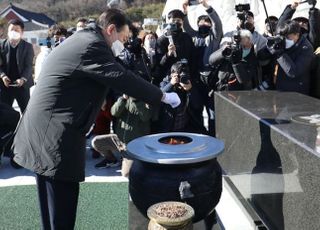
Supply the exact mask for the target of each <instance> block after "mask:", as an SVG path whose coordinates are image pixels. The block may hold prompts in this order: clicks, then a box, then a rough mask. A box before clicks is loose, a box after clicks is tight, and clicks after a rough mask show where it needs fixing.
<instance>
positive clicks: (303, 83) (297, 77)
mask: <svg viewBox="0 0 320 230" xmlns="http://www.w3.org/2000/svg"><path fill="white" fill-rule="evenodd" d="M277 33H278V36H276V37H273V38H269V41H268V44H267V47H266V48H265V49H263V50H261V51H260V52H259V53H258V57H259V59H260V60H268V59H269V60H273V61H276V65H275V69H274V79H273V82H274V83H275V87H276V89H277V90H280V91H293V92H298V93H302V94H309V91H310V72H311V63H312V60H313V58H314V54H313V47H312V45H311V43H310V42H309V41H308V39H307V38H306V37H305V36H303V35H302V34H301V27H300V25H299V24H298V23H297V22H295V21H287V22H285V23H284V24H282V25H280V26H279V27H278V31H277Z"/></svg>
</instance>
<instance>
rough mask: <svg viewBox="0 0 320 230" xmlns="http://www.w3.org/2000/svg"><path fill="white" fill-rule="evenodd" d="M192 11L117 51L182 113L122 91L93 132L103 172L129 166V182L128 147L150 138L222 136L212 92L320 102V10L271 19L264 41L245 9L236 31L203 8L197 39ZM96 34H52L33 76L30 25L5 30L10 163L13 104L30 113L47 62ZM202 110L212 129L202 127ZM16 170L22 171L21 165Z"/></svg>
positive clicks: (136, 32) (82, 22)
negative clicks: (286, 94) (290, 95)
mask: <svg viewBox="0 0 320 230" xmlns="http://www.w3.org/2000/svg"><path fill="white" fill-rule="evenodd" d="M188 3H189V1H185V2H184V3H183V6H182V8H183V11H181V10H178V9H175V10H172V11H171V12H169V14H168V15H167V23H165V24H163V25H162V26H161V31H160V32H158V33H155V32H152V31H147V30H143V29H142V28H141V27H139V26H137V25H136V24H134V23H129V27H128V28H127V30H126V31H124V32H123V40H122V41H119V40H118V41H117V42H116V43H114V44H113V45H112V47H111V49H112V52H113V55H114V57H115V58H116V60H117V61H118V62H119V63H120V64H121V65H122V66H124V67H125V68H126V69H128V70H131V71H132V72H133V73H135V74H136V75H138V76H140V77H141V78H143V79H144V80H145V81H148V82H151V83H152V84H154V85H156V86H157V87H159V88H160V89H161V90H162V91H163V92H175V93H177V94H178V96H179V98H180V100H181V104H180V105H179V106H178V107H176V108H173V107H171V106H170V105H167V104H164V103H162V104H161V105H160V106H159V107H154V106H150V105H148V104H146V103H145V102H142V101H139V100H137V99H136V98H133V97H130V96H128V95H126V94H123V92H119V91H116V90H112V91H110V92H109V93H108V95H107V96H106V98H105V101H104V103H103V106H102V107H101V109H100V112H99V115H98V116H97V118H96V122H95V124H94V125H93V127H92V128H91V129H90V132H89V133H87V139H88V142H90V143H89V144H90V146H91V149H92V150H91V151H92V157H94V158H98V157H100V156H101V155H102V156H103V160H102V161H101V162H99V163H98V164H97V165H96V167H97V168H105V167H114V166H119V165H120V164H121V161H123V162H126V163H125V164H123V166H124V165H125V167H124V168H123V175H127V174H128V170H129V168H130V160H128V159H126V157H127V156H126V154H125V149H126V147H125V146H126V144H127V143H128V142H130V141H131V140H133V139H135V138H137V137H140V136H143V135H147V134H152V133H159V132H195V133H203V134H208V135H212V136H215V108H214V97H213V95H214V94H213V93H214V92H215V91H225V90H229V91H230V90H263V91H265V90H279V91H292V92H298V93H302V94H305V95H311V96H316V97H319V91H320V88H319V86H318V85H319V78H320V76H319V70H318V69H319V66H320V64H319V60H320V59H319V53H320V48H319V47H320V11H319V9H317V8H315V7H314V5H313V6H311V8H310V11H309V18H304V17H298V18H293V19H292V17H293V14H294V12H295V11H296V9H297V7H298V6H299V4H300V1H296V0H294V1H293V2H292V4H291V5H288V6H287V7H286V8H285V9H284V11H283V13H282V15H281V16H280V18H277V17H275V16H270V17H269V18H267V19H266V21H265V32H264V33H263V34H260V33H259V32H258V31H256V30H255V24H254V23H255V22H254V14H253V13H252V12H251V11H250V9H248V8H246V6H245V5H240V9H239V7H238V9H237V10H238V11H239V12H238V25H237V27H236V28H235V30H234V31H229V32H228V31H227V32H226V31H223V29H222V28H223V25H222V22H221V20H220V17H219V15H218V14H217V12H216V11H215V9H214V6H211V5H209V4H208V1H207V0H199V3H200V4H202V5H203V7H204V8H205V9H206V12H207V14H205V15H202V16H200V17H198V19H197V26H198V30H194V29H193V28H192V27H191V26H190V23H189V19H188V8H189V4H188ZM91 26H95V21H94V20H93V19H86V18H79V20H78V21H77V24H76V25H75V27H74V28H70V29H66V28H64V27H63V26H61V25H54V26H52V27H51V28H50V29H49V32H48V37H47V38H46V39H43V41H42V43H41V44H40V45H41V51H40V53H39V54H38V55H37V57H36V59H35V60H36V61H35V68H34V77H33V66H32V65H33V64H32V60H33V57H34V53H33V49H32V46H31V44H29V43H27V42H25V41H24V40H23V39H22V36H23V30H24V24H23V22H21V21H19V20H11V21H10V22H9V23H8V38H7V39H5V40H4V41H2V42H1V43H0V49H1V63H0V64H1V65H0V77H1V83H0V85H1V90H0V96H1V97H0V101H1V104H0V111H4V112H1V114H9V113H11V114H14V116H13V115H12V116H10V117H11V118H10V119H8V118H6V119H3V118H1V119H0V121H1V123H2V124H1V127H3V128H1V133H0V135H2V138H1V139H0V146H1V148H2V151H4V150H5V151H4V153H5V154H6V155H8V156H12V154H11V153H10V148H9V147H8V146H10V136H12V135H11V134H12V133H13V131H14V129H15V127H16V125H17V123H18V120H19V118H18V117H19V116H18V115H17V113H16V112H15V111H14V110H13V109H12V108H11V106H12V104H13V101H14V100H16V101H17V103H18V105H19V108H20V111H21V113H23V112H24V111H25V109H26V107H27V103H28V101H29V98H30V87H32V86H33V85H35V88H36V87H37V81H38V77H39V75H40V73H41V71H42V68H43V66H44V65H47V64H46V59H47V57H48V56H49V55H50V53H51V52H54V50H55V49H56V47H58V46H59V45H60V44H62V43H63V42H64V41H65V40H66V39H69V37H70V36H73V34H74V33H81V31H82V30H86V29H87V28H88V27H91ZM224 32H226V33H224ZM137 90H139V88H137ZM204 109H205V110H206V111H207V114H208V121H207V124H208V127H205V125H204V124H205V123H206V122H205V121H204V117H203V110H204ZM4 117H5V115H4ZM111 127H112V128H111ZM4 146H7V147H6V148H5V147H4ZM12 164H13V165H14V166H15V167H19V166H18V165H16V164H15V163H14V161H12ZM126 167H129V168H126Z"/></svg>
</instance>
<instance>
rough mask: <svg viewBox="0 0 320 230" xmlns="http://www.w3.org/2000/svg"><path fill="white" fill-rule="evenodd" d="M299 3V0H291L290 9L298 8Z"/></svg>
mask: <svg viewBox="0 0 320 230" xmlns="http://www.w3.org/2000/svg"><path fill="white" fill-rule="evenodd" d="M299 4H300V0H293V2H292V4H291V9H293V10H295V9H297V8H298V6H299Z"/></svg>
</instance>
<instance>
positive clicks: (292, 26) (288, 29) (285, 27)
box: [277, 20, 301, 37]
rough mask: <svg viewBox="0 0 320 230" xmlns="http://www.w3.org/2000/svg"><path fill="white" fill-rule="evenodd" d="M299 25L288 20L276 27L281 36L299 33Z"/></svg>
mask: <svg viewBox="0 0 320 230" xmlns="http://www.w3.org/2000/svg"><path fill="white" fill-rule="evenodd" d="M300 31H301V27H300V25H299V23H298V22H296V21H293V20H288V21H286V22H284V23H283V24H281V25H280V26H279V27H278V31H277V32H278V34H280V35H281V36H285V37H286V36H288V35H289V34H299V33H300Z"/></svg>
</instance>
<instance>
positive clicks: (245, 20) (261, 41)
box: [221, 4, 267, 53]
mask: <svg viewBox="0 0 320 230" xmlns="http://www.w3.org/2000/svg"><path fill="white" fill-rule="evenodd" d="M236 11H237V12H239V13H238V25H237V29H238V30H239V29H246V30H249V31H250V32H251V33H252V43H253V45H254V50H255V52H256V53H257V52H258V51H259V50H261V49H262V48H264V47H265V46H266V44H267V39H266V38H265V37H264V36H262V35H261V34H259V33H258V32H257V31H256V30H255V27H254V15H253V13H252V12H251V11H250V5H249V4H245V5H242V4H239V5H237V6H236ZM234 32H235V31H231V32H228V33H226V34H225V35H224V37H223V38H222V41H221V44H224V43H225V42H231V40H232V36H233V34H234Z"/></svg>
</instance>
